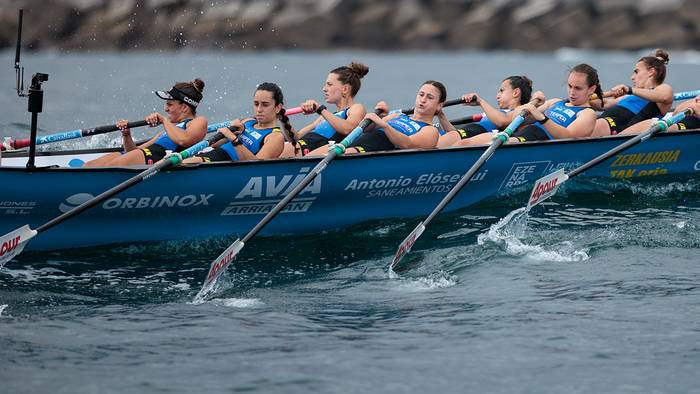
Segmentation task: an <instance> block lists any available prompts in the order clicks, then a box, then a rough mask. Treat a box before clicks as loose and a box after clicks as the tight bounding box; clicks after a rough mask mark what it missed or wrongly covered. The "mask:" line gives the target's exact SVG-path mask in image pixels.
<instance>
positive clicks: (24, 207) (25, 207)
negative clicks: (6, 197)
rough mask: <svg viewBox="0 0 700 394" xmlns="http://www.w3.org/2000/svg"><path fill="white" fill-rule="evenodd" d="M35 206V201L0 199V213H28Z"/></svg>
mask: <svg viewBox="0 0 700 394" xmlns="http://www.w3.org/2000/svg"><path fill="white" fill-rule="evenodd" d="M36 206H37V202H36V201H0V215H29V214H31V213H32V210H33V209H34V208H36Z"/></svg>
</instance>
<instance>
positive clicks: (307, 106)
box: [301, 100, 321, 115]
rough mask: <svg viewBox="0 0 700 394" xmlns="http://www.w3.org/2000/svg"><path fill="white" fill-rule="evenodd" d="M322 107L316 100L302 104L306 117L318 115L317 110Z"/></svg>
mask: <svg viewBox="0 0 700 394" xmlns="http://www.w3.org/2000/svg"><path fill="white" fill-rule="evenodd" d="M320 106H321V104H319V103H318V101H316V100H306V101H304V102H303V103H301V109H302V111H304V115H310V114H313V113H316V109H318V107H320Z"/></svg>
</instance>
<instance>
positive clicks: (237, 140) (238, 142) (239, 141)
mask: <svg viewBox="0 0 700 394" xmlns="http://www.w3.org/2000/svg"><path fill="white" fill-rule="evenodd" d="M231 145H233V146H238V145H243V143H242V142H241V140H240V139H239V138H238V137H236V139H235V140H232V141H231Z"/></svg>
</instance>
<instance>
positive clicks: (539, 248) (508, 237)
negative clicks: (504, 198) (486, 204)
mask: <svg viewBox="0 0 700 394" xmlns="http://www.w3.org/2000/svg"><path fill="white" fill-rule="evenodd" d="M527 219H528V214H527V211H526V209H525V208H519V209H516V210H514V211H512V212H510V213H509V214H508V215H506V216H505V217H504V218H503V219H501V220H500V221H498V222H497V223H495V224H493V225H492V226H491V227H490V228H489V230H488V231H487V232H486V233H482V234H479V237H478V238H477V242H478V244H479V245H484V244H486V243H487V242H492V243H494V244H496V245H501V244H502V245H503V246H504V249H505V252H506V253H507V254H509V255H512V256H522V257H526V258H529V259H533V260H541V261H557V262H568V261H584V260H588V259H589V255H588V252H587V250H586V249H577V248H576V247H575V246H574V244H573V243H572V242H570V241H568V240H567V241H562V242H558V243H555V244H554V245H553V246H552V247H545V246H543V245H538V244H528V243H525V242H523V241H522V240H521V239H524V238H526V230H527ZM545 241H547V240H545ZM547 243H550V242H547Z"/></svg>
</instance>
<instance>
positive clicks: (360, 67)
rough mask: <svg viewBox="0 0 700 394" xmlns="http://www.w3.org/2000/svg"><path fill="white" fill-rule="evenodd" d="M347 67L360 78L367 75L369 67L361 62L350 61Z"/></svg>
mask: <svg viewBox="0 0 700 394" xmlns="http://www.w3.org/2000/svg"><path fill="white" fill-rule="evenodd" d="M348 67H349V68H350V69H351V70H352V72H354V73H355V74H357V76H358V77H359V78H360V79H362V77H364V76H365V75H367V73H368V72H369V67H367V66H365V65H364V64H362V63H357V62H352V63H350V65H349V66H348Z"/></svg>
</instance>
